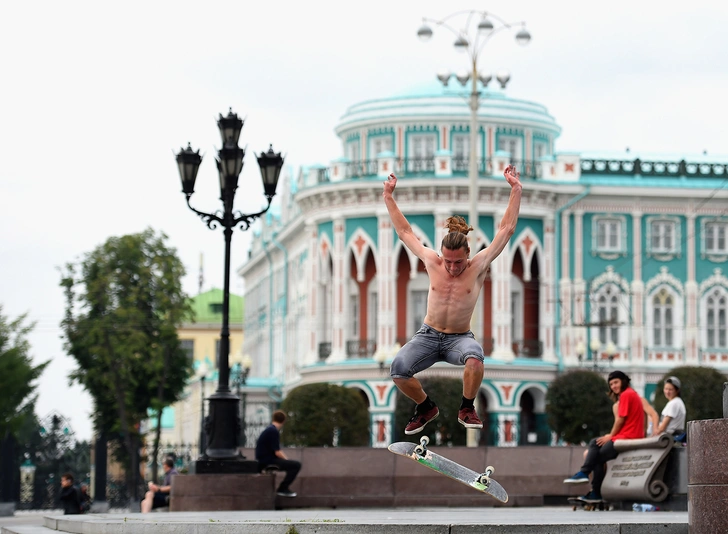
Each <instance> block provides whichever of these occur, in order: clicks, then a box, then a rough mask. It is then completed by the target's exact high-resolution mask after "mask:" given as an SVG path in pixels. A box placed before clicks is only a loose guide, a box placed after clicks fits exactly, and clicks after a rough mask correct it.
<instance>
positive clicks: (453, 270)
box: [382, 165, 521, 434]
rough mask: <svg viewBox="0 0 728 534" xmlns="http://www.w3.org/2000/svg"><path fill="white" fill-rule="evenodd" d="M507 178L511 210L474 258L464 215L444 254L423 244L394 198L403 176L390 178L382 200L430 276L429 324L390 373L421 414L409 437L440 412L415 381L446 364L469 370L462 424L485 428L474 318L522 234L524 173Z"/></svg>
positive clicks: (452, 223) (508, 173)
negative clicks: (497, 262)
mask: <svg viewBox="0 0 728 534" xmlns="http://www.w3.org/2000/svg"><path fill="white" fill-rule="evenodd" d="M503 175H504V176H505V178H506V181H507V182H508V184H510V186H511V196H510V198H509V200H508V207H507V208H506V212H505V214H504V215H503V219H502V220H501V223H500V226H499V228H498V232H497V233H496V235H495V237H494V238H493V241H492V242H491V244H490V246H489V247H487V248H485V249H484V250H481V251H480V252H478V253H477V254H476V255H475V256H473V258H472V259H468V256H469V255H470V247H469V246H468V239H467V233H468V232H469V231H470V230H472V229H473V228H472V227H470V226H468V225H467V224H466V223H465V220H464V219H463V218H462V217H457V216H455V217H450V218H449V219H448V220H447V222H446V226H447V228H448V229H449V233H448V234H447V235H446V236H445V238H444V239H443V240H442V245H441V252H442V255H441V256H440V255H438V254H437V252H435V251H434V250H432V249H429V248H427V247H425V246H424V245H423V244H422V243H421V242H420V240H419V239H418V238H417V237H416V236H415V234H414V233H413V232H412V227H411V226H410V224H409V222H407V219H406V218H405V216H404V215H403V214H402V212H401V211H400V209H399V207H398V206H397V203H396V202H395V201H394V197H393V196H392V194H393V193H394V189H395V187H396V186H397V177H396V176H395V175H394V174H390V175H389V177H388V178H387V181H386V182H384V192H383V193H382V196H383V197H384V203H385V204H386V205H387V210H388V211H389V216H390V218H391V219H392V224H393V225H394V229H395V230H396V231H397V235H398V236H399V238H400V240H402V243H404V245H405V246H406V247H407V248H408V249H409V250H411V251H412V253H413V254H414V255H415V256H417V257H418V258H419V259H420V260H422V262H423V263H424V264H425V269H426V270H427V274H428V276H429V278H430V288H429V291H428V294H427V314H426V315H425V322H424V324H423V325H422V327H421V328H420V329H419V330H418V331H417V333H415V335H414V336H413V337H412V340H411V341H409V342H408V343H407V344H405V345H404V347H402V349H401V350H400V351H399V352H398V353H397V356H396V357H395V358H394V361H392V367H391V371H390V375H391V376H392V379H393V380H394V383H395V384H396V385H397V387H398V388H399V390H400V391H401V392H402V393H404V394H405V395H407V397H409V398H410V399H412V400H413V401H415V402H416V403H417V408H416V409H415V414H414V416H413V417H412V419H410V421H409V423H407V426H406V427H405V430H404V433H405V434H417V433H418V432H422V429H423V428H424V427H425V425H426V424H427V423H429V422H430V421H432V420H433V419H435V418H436V417H437V416H438V415H439V414H440V411H439V410H438V409H437V405H436V404H435V403H434V402H433V401H432V400H431V399H430V397H428V396H427V394H426V393H425V391H424V390H423V389H422V384H420V381H419V380H417V379H416V378H415V377H414V375H415V374H417V373H419V372H420V371H423V370H425V369H427V368H429V367H431V366H432V365H434V364H435V363H437V362H440V361H445V362H448V363H451V364H453V365H464V366H465V372H464V374H463V400H462V404H461V405H460V411H459V412H458V421H459V422H460V423H461V424H462V425H463V426H465V427H466V428H483V423H482V422H481V420H480V419H479V418H478V414H477V413H476V412H475V407H474V404H473V403H474V401H475V396H476V395H477V393H478V389H479V388H480V384H481V382H482V381H483V360H484V358H485V355H484V354H483V347H482V346H481V345H480V343H478V342H477V341H476V340H475V336H474V335H473V333H472V332H471V331H470V320H471V318H472V315H473V310H474V309H475V303H476V302H477V300H478V295H479V294H480V289H481V288H482V287H483V281H484V280H485V275H486V272H487V270H488V266H489V265H490V263H491V262H492V261H493V260H494V259H495V258H496V257H497V256H498V255H499V254H500V253H501V251H502V250H503V249H504V248H505V246H506V243H508V240H509V239H510V238H511V236H512V235H513V232H515V230H516V221H517V220H518V211H519V209H520V206H521V182H520V177H521V174H520V173H519V172H517V171H516V168H515V167H514V166H513V165H509V166H508V167H507V168H506V170H505V172H504V173H503Z"/></svg>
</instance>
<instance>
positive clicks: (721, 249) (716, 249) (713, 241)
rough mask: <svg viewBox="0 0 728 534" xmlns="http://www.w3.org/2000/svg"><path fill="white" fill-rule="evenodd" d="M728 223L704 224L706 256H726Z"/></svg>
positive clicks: (714, 222) (727, 249)
mask: <svg viewBox="0 0 728 534" xmlns="http://www.w3.org/2000/svg"><path fill="white" fill-rule="evenodd" d="M727 237H728V222H724V221H713V222H707V223H705V252H706V253H707V254H728V239H726V238H727Z"/></svg>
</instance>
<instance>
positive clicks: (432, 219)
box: [238, 87, 728, 446]
mask: <svg viewBox="0 0 728 534" xmlns="http://www.w3.org/2000/svg"><path fill="white" fill-rule="evenodd" d="M481 95H482V96H481V105H480V108H479V110H478V145H477V147H475V149H476V150H477V158H478V170H479V177H478V199H477V207H478V220H477V229H478V232H477V235H475V236H473V239H472V240H471V251H472V252H473V253H475V252H476V251H478V250H480V249H482V248H483V247H485V246H487V245H488V244H489V243H490V240H491V239H492V238H493V236H494V232H495V230H496V229H497V227H498V224H499V221H500V218H501V217H502V216H503V213H504V211H505V208H506V205H507V201H508V196H509V193H510V187H509V186H508V184H507V183H506V182H505V179H504V178H503V170H504V169H505V167H506V165H508V164H509V163H513V164H515V165H516V166H517V167H518V169H519V170H520V172H521V179H522V182H523V197H522V203H521V211H520V217H519V221H518V225H517V229H516V232H515V234H514V235H513V237H512V238H511V240H510V242H509V244H508V246H507V247H506V249H505V250H504V251H503V253H502V254H501V255H500V256H499V257H498V258H497V259H496V260H495V261H494V262H493V264H492V265H491V269H490V273H489V277H488V278H487V279H486V281H485V283H484V287H483V291H482V292H481V296H480V299H479V302H478V305H477V306H476V311H475V315H474V318H473V321H472V330H473V332H474V333H475V335H476V338H477V339H478V340H479V341H480V342H481V343H482V344H483V347H484V349H485V353H486V355H487V357H486V361H485V377H484V380H483V384H482V387H481V391H480V394H479V397H478V399H477V400H476V403H477V404H476V407H477V408H478V412H479V414H481V418H482V419H483V420H484V422H485V425H486V428H484V430H483V431H482V432H479V433H475V432H472V433H471V434H470V435H469V440H470V442H471V443H472V444H475V443H482V444H490V445H499V446H515V445H519V444H520V445H525V444H529V443H539V444H545V443H550V442H551V439H552V438H551V432H550V431H549V429H548V427H547V425H546V421H545V415H544V412H545V394H546V391H547V389H548V385H549V383H550V382H551V381H552V380H553V379H554V378H555V377H556V376H557V374H558V373H561V372H563V371H565V370H568V369H572V368H576V367H584V366H585V367H588V368H593V369H597V370H600V371H604V372H608V370H609V367H610V366H611V367H615V368H616V367H618V368H620V369H623V370H625V371H626V372H627V373H628V374H629V375H630V376H631V377H632V381H633V385H634V386H635V389H636V390H637V391H638V392H639V393H641V394H642V395H645V396H647V397H648V398H649V397H651V395H652V394H653V392H654V389H655V385H656V383H657V382H658V381H659V379H660V378H661V376H662V375H663V374H664V373H665V372H667V371H668V370H669V369H671V368H673V367H676V366H679V365H711V366H715V367H717V368H718V369H719V370H721V371H722V372H725V371H726V370H728V339H727V332H728V278H726V274H725V273H724V270H725V265H726V260H728V191H726V190H725V189H722V186H723V185H724V184H725V180H726V178H727V177H728V158H722V159H721V158H715V157H710V156H707V155H700V156H695V157H684V156H683V155H672V156H662V157H654V156H650V155H642V154H635V153H630V152H629V151H627V152H625V153H621V154H601V153H599V154H597V153H587V152H584V153H564V152H556V151H555V150H554V143H555V140H556V138H557V137H558V136H559V134H560V131H561V129H560V127H559V126H558V124H557V123H556V121H555V120H554V118H553V117H551V116H550V115H549V114H548V112H547V110H546V108H545V107H543V106H541V105H539V104H536V103H533V102H528V101H523V100H517V99H512V98H509V97H507V96H506V95H505V94H504V93H503V92H501V91H497V90H489V89H483V91H482V93H481ZM466 102H467V101H466V99H464V98H463V96H462V95H461V94H459V93H458V92H457V91H452V90H448V89H447V88H439V87H438V88H436V89H432V90H427V91H424V92H421V93H412V94H407V95H403V96H396V97H392V98H386V99H379V100H370V101H367V102H363V103H360V104H356V105H354V106H352V107H350V108H349V109H348V110H347V112H346V113H345V114H344V116H343V117H342V118H341V120H340V122H339V124H338V125H337V126H336V133H337V135H338V136H339V137H340V139H341V142H342V148H343V150H342V152H343V154H344V157H342V158H339V159H336V160H334V161H332V162H331V164H330V165H329V166H328V167H324V166H309V167H305V168H302V169H301V170H300V173H299V174H298V175H297V176H295V177H292V179H289V180H288V181H287V182H286V183H285V184H283V185H282V189H283V190H282V191H281V192H280V194H279V197H278V200H277V201H278V202H279V205H278V207H277V210H272V211H271V212H268V214H267V215H266V218H265V220H264V222H263V224H261V225H260V228H258V229H256V231H255V233H254V238H253V243H252V246H251V249H250V253H249V259H248V261H247V262H246V263H245V265H243V266H242V267H241V268H240V269H239V270H238V274H239V275H240V276H242V277H243V278H244V279H245V288H246V290H245V302H246V307H245V317H244V332H245V339H244V344H243V351H244V352H245V353H247V354H250V355H251V357H252V358H253V361H254V365H253V373H252V376H258V377H260V378H261V379H266V380H269V381H273V382H275V383H277V384H278V385H279V386H280V387H281V388H282V390H283V392H284V393H285V392H286V391H289V390H290V389H291V388H293V387H295V386H298V385H301V384H307V383H314V382H329V383H337V384H343V385H346V386H348V387H353V388H358V389H359V390H360V391H361V392H362V394H363V395H365V396H366V399H367V401H368V403H369V411H370V420H371V430H372V432H371V435H372V445H373V446H386V445H387V444H388V443H389V442H391V440H392V437H393V434H392V421H393V414H394V406H395V399H396V388H395V387H394V385H393V383H392V381H391V380H390V378H389V376H388V372H387V368H388V365H387V362H388V361H391V358H392V357H393V355H394V353H395V352H396V350H397V348H398V347H399V346H401V345H402V344H404V343H405V342H406V341H407V340H408V339H409V338H410V337H411V336H412V335H413V333H414V332H415V331H416V330H417V328H419V326H420V325H421V323H422V320H423V318H424V315H425V306H426V300H427V291H428V279H427V275H426V273H425V272H424V269H423V266H422V264H421V262H420V261H419V260H418V259H417V258H416V257H414V256H413V255H412V254H411V253H410V252H409V251H408V250H407V249H406V248H405V247H404V246H403V245H402V243H401V242H400V241H399V239H398V238H397V235H396V233H395V232H394V229H393V228H392V224H391V222H390V219H389V216H388V213H387V210H386V208H385V206H384V202H383V201H382V197H381V194H382V181H383V180H385V179H386V177H387V176H388V175H389V173H390V172H394V173H395V174H397V177H398V178H399V181H398V184H397V189H396V191H395V199H396V201H397V203H398V205H399V206H400V208H401V209H402V212H403V213H404V214H405V216H406V217H407V219H408V220H409V222H410V224H411V225H412V227H413V229H414V231H415V233H416V234H417V235H418V236H419V237H420V239H421V240H422V242H423V243H425V244H426V246H428V247H431V248H433V249H435V250H437V249H439V246H440V242H441V240H442V238H443V237H444V232H445V230H444V228H443V226H444V221H445V220H446V219H447V218H448V217H449V216H451V215H462V216H465V217H466V219H467V213H468V206H469V180H468V176H467V168H468V158H469V151H470V149H471V147H469V121H470V110H469V108H468V106H467V103H466ZM425 374H428V375H438V376H450V377H455V378H460V377H461V376H462V369H461V368H457V367H452V366H448V365H447V364H441V365H436V366H434V367H433V368H431V369H430V370H428V371H426V372H425Z"/></svg>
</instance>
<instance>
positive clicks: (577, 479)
mask: <svg viewBox="0 0 728 534" xmlns="http://www.w3.org/2000/svg"><path fill="white" fill-rule="evenodd" d="M586 482H589V475H587V474H586V473H584V472H583V471H579V472H578V473H576V474H575V475H574V476H572V477H569V478H565V479H564V484H584V483H586Z"/></svg>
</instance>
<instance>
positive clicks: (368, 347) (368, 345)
mask: <svg viewBox="0 0 728 534" xmlns="http://www.w3.org/2000/svg"><path fill="white" fill-rule="evenodd" d="M376 351H377V341H376V340H375V339H350V340H348V341H347V342H346V356H347V357H348V358H371V357H372V356H374V353H375V352H376Z"/></svg>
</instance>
